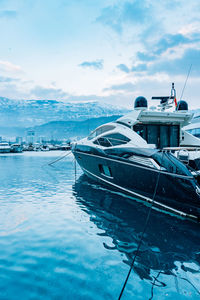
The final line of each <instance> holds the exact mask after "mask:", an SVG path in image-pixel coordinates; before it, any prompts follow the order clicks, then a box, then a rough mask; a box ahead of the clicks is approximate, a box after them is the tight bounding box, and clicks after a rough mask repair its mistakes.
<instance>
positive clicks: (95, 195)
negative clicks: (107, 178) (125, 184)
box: [0, 152, 200, 300]
mask: <svg viewBox="0 0 200 300" xmlns="http://www.w3.org/2000/svg"><path fill="white" fill-rule="evenodd" d="M59 155H60V153H58V152H48V153H42V152H39V153H34V152H32V153H23V154H7V155H3V154H1V156H0V299H1V300H3V299H6V300H14V299H22V300H23V299H95V300H96V299H97V300H98V299H117V298H118V296H119V293H120V290H121V288H122V285H123V283H124V280H125V278H126V275H127V273H128V270H129V267H130V264H131V261H132V258H133V256H134V254H135V251H136V248H137V245H138V242H139V240H140V237H141V232H142V230H143V226H144V223H145V219H146V216H147V212H148V207H146V206H144V205H142V204H141V203H135V202H132V201H130V199H127V198H126V197H124V196H122V195H119V194H117V193H115V192H112V191H109V190H107V189H106V188H104V187H102V186H100V185H98V184H96V183H94V182H92V181H91V180H88V179H87V177H85V176H84V175H83V174H82V171H81V170H80V169H79V168H76V174H75V168H74V161H73V157H72V156H71V155H70V156H68V157H66V158H65V159H63V160H61V161H59V162H57V163H56V164H54V165H53V166H48V165H47V164H48V162H50V161H51V160H53V159H56V157H57V156H59ZM122 299H159V300H160V299H177V300H179V299H181V300H182V299H200V227H199V226H198V225H196V224H193V223H190V222H186V221H183V220H181V219H177V218H176V217H173V216H169V215H166V214H161V213H159V212H157V211H152V213H151V218H150V222H149V225H148V228H147V231H146V233H145V236H144V239H143V242H142V246H141V248H140V251H139V255H138V257H137V259H136V263H135V267H134V270H133V271H132V273H131V275H130V278H129V281H128V284H127V286H126V289H125V291H124V294H123V297H122Z"/></svg>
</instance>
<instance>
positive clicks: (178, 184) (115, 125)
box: [72, 84, 200, 221]
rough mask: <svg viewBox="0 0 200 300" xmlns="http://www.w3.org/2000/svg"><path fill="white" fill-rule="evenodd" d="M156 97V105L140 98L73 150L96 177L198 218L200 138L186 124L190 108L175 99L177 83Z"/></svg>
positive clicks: (199, 204) (160, 206) (133, 195)
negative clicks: (165, 93)
mask: <svg viewBox="0 0 200 300" xmlns="http://www.w3.org/2000/svg"><path fill="white" fill-rule="evenodd" d="M152 99H153V100H159V101H160V104H159V105H158V107H157V109H155V108H153V109H151V108H150V109H148V103H147V100H146V99H145V98H144V97H138V98H136V100H135V105H134V110H133V111H132V112H130V113H129V114H127V115H125V116H123V117H121V118H119V119H118V120H116V121H115V122H111V123H108V124H105V125H102V126H100V127H98V128H97V129H96V130H94V131H93V132H92V133H91V134H90V135H89V136H88V137H87V138H84V139H82V140H80V141H78V142H76V143H73V144H72V152H73V154H74V156H75V158H76V160H77V162H78V164H79V165H80V166H81V168H82V169H83V171H84V173H85V174H86V175H88V176H89V177H91V178H92V179H94V180H96V181H98V182H100V183H102V184H104V185H106V186H109V187H110V188H114V189H116V190H118V191H120V192H122V193H125V194H127V195H128V196H130V197H131V198H133V199H135V198H137V199H140V200H143V201H147V202H149V203H153V205H154V206H155V207H157V208H159V209H161V210H166V211H169V212H171V213H174V214H178V215H181V216H183V217H185V218H190V219H193V220H195V221H200V151H198V150H200V139H198V138H197V137H195V136H193V135H192V134H190V133H188V132H187V131H185V130H183V127H184V126H186V125H188V124H189V123H190V120H191V118H192V114H191V113H190V112H189V111H188V105H187V103H186V102H185V101H183V100H180V101H179V102H178V103H176V91H175V89H174V85H173V84H172V90H171V95H170V96H161V97H152ZM173 106H174V109H173ZM172 109H173V111H172Z"/></svg>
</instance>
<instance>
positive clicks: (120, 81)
mask: <svg viewBox="0 0 200 300" xmlns="http://www.w3.org/2000/svg"><path fill="white" fill-rule="evenodd" d="M0 37H1V46H0V96H3V97H9V98H14V99H58V100H59V99H60V100H67V101H87V100H99V101H102V102H107V103H111V104H113V105H115V104H116V105H121V106H128V107H130V106H131V105H132V102H133V99H134V98H135V97H136V96H138V95H144V96H146V97H147V98H148V99H150V98H151V96H157V95H168V94H169V92H170V87H171V82H175V86H176V90H177V96H178V99H179V98H180V95H181V91H182V89H183V86H184V82H185V79H186V76H187V73H188V70H189V69H190V66H191V65H192V68H191V72H190V76H189V79H188V82H187V86H186V88H185V91H184V96H183V98H184V99H185V100H187V101H188V102H189V106H190V108H196V107H200V101H199V94H200V1H199V0H190V1H188V0H174V1H171V0H162V1H160V3H159V1H157V0H151V1H150V0H119V1H118V0H0Z"/></svg>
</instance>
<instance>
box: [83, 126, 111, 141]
mask: <svg viewBox="0 0 200 300" xmlns="http://www.w3.org/2000/svg"><path fill="white" fill-rule="evenodd" d="M113 129H115V126H113V125H105V126H101V127H100V128H97V129H96V130H94V131H93V132H92V133H91V134H90V135H89V137H88V140H91V139H93V138H95V137H96V136H98V135H100V134H102V133H104V132H106V131H109V130H113Z"/></svg>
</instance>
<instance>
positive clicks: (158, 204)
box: [81, 167, 198, 220]
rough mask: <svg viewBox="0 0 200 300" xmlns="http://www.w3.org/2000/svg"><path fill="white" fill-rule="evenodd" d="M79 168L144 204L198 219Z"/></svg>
mask: <svg viewBox="0 0 200 300" xmlns="http://www.w3.org/2000/svg"><path fill="white" fill-rule="evenodd" d="M81 168H82V170H83V171H84V173H86V174H90V176H93V177H95V178H97V179H99V180H101V181H103V182H105V183H107V184H108V185H111V186H113V187H115V188H117V189H119V190H122V191H124V192H126V193H128V194H130V195H132V196H137V197H139V198H142V199H143V200H145V201H146V202H149V203H154V204H155V205H156V206H158V207H161V209H163V210H166V211H169V212H171V213H173V214H176V215H180V216H182V217H185V218H190V219H193V220H198V218H197V217H196V216H194V215H190V214H187V213H185V212H182V211H179V210H177V209H174V208H172V207H170V206H167V205H165V204H162V203H159V202H157V201H155V200H153V199H151V198H149V197H145V196H143V195H141V194H138V193H135V192H133V191H131V190H129V189H126V188H123V187H121V186H119V185H117V184H115V183H112V182H110V181H108V180H106V179H103V178H101V177H99V176H97V175H95V174H93V173H91V172H90V171H88V170H86V169H85V168H83V167H81Z"/></svg>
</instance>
